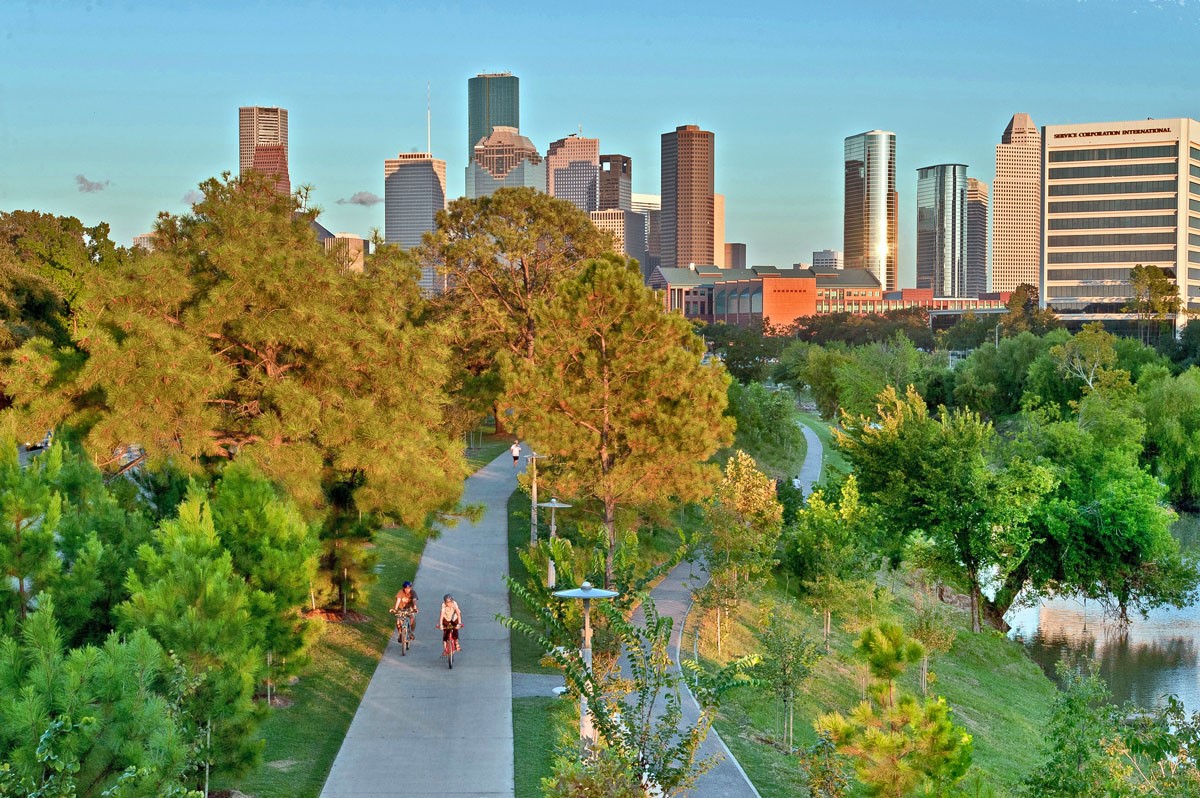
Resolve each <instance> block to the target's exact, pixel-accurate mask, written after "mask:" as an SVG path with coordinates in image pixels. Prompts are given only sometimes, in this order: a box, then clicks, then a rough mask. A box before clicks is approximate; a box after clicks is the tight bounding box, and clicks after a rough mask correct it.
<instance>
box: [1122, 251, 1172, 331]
mask: <svg viewBox="0 0 1200 798" xmlns="http://www.w3.org/2000/svg"><path fill="white" fill-rule="evenodd" d="M1129 285H1130V287H1131V288H1132V289H1133V296H1132V297H1130V299H1129V302H1127V303H1126V304H1125V307H1123V308H1121V309H1122V310H1123V311H1125V312H1127V313H1130V312H1132V313H1136V314H1137V325H1138V338H1139V339H1140V340H1141V342H1142V343H1143V344H1145V345H1146V346H1153V345H1154V344H1155V343H1157V342H1158V339H1159V337H1160V336H1162V334H1163V332H1165V331H1169V330H1170V329H1171V326H1172V325H1171V324H1169V322H1174V317H1175V315H1176V314H1177V313H1179V311H1180V308H1181V307H1182V306H1183V299H1182V297H1180V295H1179V287H1178V286H1177V285H1175V281H1174V280H1172V279H1171V278H1170V277H1167V276H1166V275H1165V274H1163V271H1162V269H1160V268H1158V267H1157V266H1154V265H1153V264H1151V265H1150V266H1143V265H1142V264H1140V263H1139V264H1138V265H1136V266H1134V267H1133V268H1132V269H1130V270H1129Z"/></svg>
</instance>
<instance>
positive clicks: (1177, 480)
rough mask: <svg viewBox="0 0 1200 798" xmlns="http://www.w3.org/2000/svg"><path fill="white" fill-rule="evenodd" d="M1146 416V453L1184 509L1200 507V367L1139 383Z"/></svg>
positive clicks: (1178, 504) (1174, 497) (1139, 391)
mask: <svg viewBox="0 0 1200 798" xmlns="http://www.w3.org/2000/svg"><path fill="white" fill-rule="evenodd" d="M1138 396H1139V398H1140V399H1141V403H1142V407H1143V408H1144V414H1145V419H1146V456H1147V459H1148V460H1149V462H1150V466H1151V468H1152V470H1153V471H1154V473H1155V474H1156V475H1157V476H1158V478H1159V479H1161V480H1162V481H1163V482H1164V483H1166V486H1167V490H1168V492H1169V496H1170V498H1171V501H1172V502H1173V503H1174V504H1175V506H1177V507H1180V508H1187V509H1195V508H1196V507H1197V506H1200V368H1196V367H1195V366H1193V367H1192V368H1190V369H1188V370H1187V371H1185V372H1183V373H1182V374H1180V375H1179V376H1178V377H1171V376H1170V375H1168V374H1160V375H1158V376H1157V377H1155V378H1153V379H1147V380H1143V381H1142V382H1139V383H1138Z"/></svg>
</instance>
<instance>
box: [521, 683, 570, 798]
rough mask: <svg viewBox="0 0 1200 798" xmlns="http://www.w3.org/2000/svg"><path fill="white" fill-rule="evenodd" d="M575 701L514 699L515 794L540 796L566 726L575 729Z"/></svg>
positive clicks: (529, 797) (538, 698)
mask: <svg viewBox="0 0 1200 798" xmlns="http://www.w3.org/2000/svg"><path fill="white" fill-rule="evenodd" d="M574 708H575V704H574V703H573V702H571V701H566V700H564V699H561V698H548V697H542V696H539V697H537V698H514V699H513V773H514V775H515V785H514V786H515V788H516V789H515V795H516V798H541V795H542V778H543V777H545V776H549V775H550V772H551V770H552V769H553V765H554V754H555V751H556V750H557V748H558V745H559V743H560V742H561V739H560V738H561V736H562V734H563V731H564V730H565V729H574V728H575V725H574V724H576V723H578V717H579V716H578V714H577V713H575V712H573V710H574Z"/></svg>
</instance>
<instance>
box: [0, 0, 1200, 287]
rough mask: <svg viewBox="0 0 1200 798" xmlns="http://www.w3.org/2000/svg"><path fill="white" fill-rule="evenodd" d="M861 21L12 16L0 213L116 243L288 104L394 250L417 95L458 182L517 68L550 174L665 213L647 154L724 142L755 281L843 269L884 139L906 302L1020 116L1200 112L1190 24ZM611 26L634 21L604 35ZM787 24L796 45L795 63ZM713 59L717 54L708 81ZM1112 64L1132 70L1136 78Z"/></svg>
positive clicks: (307, 145)
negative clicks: (476, 113) (574, 171)
mask: <svg viewBox="0 0 1200 798" xmlns="http://www.w3.org/2000/svg"><path fill="white" fill-rule="evenodd" d="M868 5H869V6H870V8H869V9H866V10H865V12H864V13H865V14H867V15H869V16H871V17H872V19H874V20H875V21H876V22H875V24H873V25H872V26H871V29H869V30H864V31H863V32H862V35H861V36H859V37H857V38H856V39H855V40H854V42H853V45H851V44H850V43H848V42H847V41H845V37H844V36H842V35H840V33H841V32H842V31H843V29H844V27H845V26H846V25H848V24H852V23H853V22H854V18H852V17H851V16H850V15H849V12H845V11H838V10H837V9H831V8H803V9H800V8H784V7H772V6H766V7H764V8H763V9H761V10H760V11H758V13H757V14H756V15H754V16H750V15H745V14H743V13H741V12H740V11H739V10H738V9H730V8H727V7H724V6H719V5H716V4H704V3H700V4H698V5H691V6H689V9H691V10H692V13H689V14H688V15H686V16H683V15H678V14H677V13H675V12H674V11H672V10H671V9H669V8H663V9H660V10H649V11H648V10H645V9H640V8H639V7H637V6H635V5H633V4H621V3H617V4H616V5H615V6H611V7H609V6H606V7H605V9H604V10H603V12H601V11H600V10H599V9H596V10H592V11H578V12H574V13H573V14H572V15H569V16H564V17H563V18H562V19H556V18H553V17H554V15H541V14H536V13H531V14H529V15H528V17H529V18H528V19H527V20H526V22H525V23H523V24H525V25H526V28H525V31H524V35H526V36H527V37H528V38H529V39H530V40H540V41H547V42H554V43H555V47H546V48H521V49H520V50H519V51H518V49H517V48H513V49H512V53H513V55H506V56H502V57H499V58H497V57H496V56H480V55H479V53H478V51H477V48H476V47H474V46H472V45H471V44H470V43H469V42H458V41H456V35H457V34H458V33H461V32H462V31H464V30H469V29H476V28H478V27H479V26H480V22H481V21H483V20H485V19H486V18H487V17H488V15H489V14H490V15H492V16H495V17H497V18H499V16H500V15H499V13H498V12H494V11H492V12H488V11H485V10H484V7H483V6H481V5H475V4H464V5H461V6H456V7H453V8H448V9H444V8H432V7H430V8H421V7H414V8H406V9H404V10H403V13H401V12H400V11H399V10H396V9H386V8H378V7H373V6H370V5H367V4H356V5H352V6H350V7H349V8H347V9H345V10H343V9H342V8H340V7H338V8H336V15H337V16H338V20H339V23H340V24H343V25H346V26H348V27H349V28H354V27H355V26H360V27H363V28H364V29H377V28H382V27H384V26H385V25H386V24H388V23H391V22H397V21H400V20H403V21H404V23H405V24H406V26H411V27H415V28H421V29H422V30H424V31H426V32H427V35H423V36H421V37H414V40H413V41H412V42H411V44H412V47H411V48H410V49H406V51H405V52H404V53H396V52H393V51H391V50H389V49H388V48H383V47H374V46H366V47H364V46H363V43H362V42H361V41H352V39H353V37H351V39H347V40H346V41H345V42H339V41H336V40H331V39H330V38H329V37H328V36H327V35H326V34H327V31H328V28H327V26H326V25H325V24H324V21H325V18H326V17H328V16H329V15H330V14H333V13H334V12H335V7H333V6H321V5H313V6H306V7H302V8H299V9H296V10H295V12H294V13H293V12H291V11H289V13H288V14H287V15H280V14H279V13H278V12H279V9H280V8H282V6H280V5H278V4H272V3H265V4H260V5H259V6H255V7H252V8H250V9H246V10H245V11H243V12H242V17H240V18H238V21H237V26H238V28H239V29H251V28H254V27H256V26H258V25H261V26H263V27H270V29H272V31H273V35H272V37H271V38H270V40H268V41H264V42H261V43H260V45H261V46H258V45H256V47H254V48H251V47H246V46H242V45H240V44H238V43H237V40H236V38H235V39H229V37H228V29H229V26H230V25H231V24H233V21H234V17H233V16H232V14H233V10H234V7H233V6H232V5H227V4H221V3H217V4H215V6H213V7H212V8H215V9H216V10H215V11H209V10H208V9H207V7H206V9H199V8H194V9H188V10H183V11H180V10H177V9H170V10H163V9H157V8H138V9H117V8H109V7H107V6H104V5H103V4H101V5H93V6H91V7H90V8H91V10H90V11H89V10H87V9H88V8H89V7H87V6H77V5H72V4H65V5H60V6H55V7H50V8H46V7H41V6H33V5H28V6H23V7H18V8H14V9H10V12H9V14H8V15H7V16H8V17H9V19H8V22H9V25H8V26H6V27H8V30H7V31H3V30H0V35H5V34H6V39H5V43H6V46H5V47H4V48H0V50H2V52H0V92H2V93H3V96H4V97H5V102H4V103H3V104H2V105H0V152H3V153H4V155H3V156H2V157H0V210H14V209H19V208H24V209H37V210H41V211H45V212H50V213H60V214H65V215H74V216H78V217H79V218H81V219H82V220H83V221H84V222H85V223H88V224H94V223H97V222H100V221H107V222H109V223H111V225H112V230H113V237H114V239H115V240H117V241H118V242H120V243H123V244H127V243H128V242H129V241H130V240H131V239H132V237H133V236H134V235H136V234H138V233H143V232H146V231H148V230H149V229H151V227H152V225H153V222H154V219H155V216H156V215H157V213H158V211H160V210H166V211H169V212H172V213H182V212H185V211H186V210H187V204H186V202H185V201H184V200H185V199H186V198H188V197H194V193H195V189H196V185H197V183H199V182H200V181H201V180H203V179H205V178H207V177H211V176H213V175H216V174H219V173H220V172H222V171H225V170H228V171H230V172H233V173H235V174H236V172H237V170H238V160H237V158H238V156H237V152H236V147H237V145H236V143H235V142H236V140H237V122H238V120H237V108H238V107H240V106H252V105H262V106H279V107H283V108H287V109H288V110H289V111H290V114H291V118H290V153H289V166H290V173H291V180H292V185H293V186H298V185H301V184H306V183H308V184H313V185H315V187H316V191H315V193H314V201H315V202H316V203H317V204H318V205H320V206H322V207H323V208H324V209H325V213H324V215H323V217H322V221H323V223H324V224H325V225H326V226H327V227H329V228H330V229H339V230H350V231H354V232H356V233H358V234H361V235H365V234H368V233H369V231H370V230H371V229H372V228H375V227H378V228H380V229H382V228H383V203H382V201H380V200H381V198H382V196H383V193H384V191H383V185H382V181H381V180H380V177H379V171H378V169H379V167H378V164H379V162H380V160H382V159H385V158H388V157H394V156H395V155H396V153H397V152H406V151H410V150H419V151H424V150H425V149H426V146H425V135H426V128H425V108H426V86H427V85H431V86H432V103H431V104H432V111H433V131H432V140H433V146H432V150H433V155H434V157H435V158H444V159H446V160H447V162H448V167H447V168H448V172H449V173H450V174H453V175H457V174H463V168H464V167H465V166H466V162H465V159H463V157H462V145H461V141H462V139H463V137H464V136H467V135H468V134H467V125H466V121H467V119H466V117H467V81H468V79H469V78H471V77H473V76H475V75H477V74H479V73H484V72H486V73H491V72H502V71H510V72H512V74H513V75H515V76H517V77H519V78H520V79H521V84H522V85H521V94H522V95H523V96H522V98H521V100H522V102H521V106H522V108H521V123H522V124H521V133H522V134H523V135H526V136H528V137H529V138H530V139H531V140H532V141H533V142H534V144H535V145H536V146H537V148H538V149H539V151H540V152H542V153H543V154H544V153H545V152H546V148H547V146H548V144H549V142H551V141H553V140H555V139H559V138H562V137H564V136H566V135H568V134H570V133H572V132H576V131H578V130H579V127H580V125H582V129H583V134H584V135H586V136H588V137H594V138H599V139H600V148H601V151H602V152H620V153H623V154H626V155H628V156H629V157H631V158H632V160H633V162H634V179H633V186H632V189H633V191H634V192H637V193H651V194H657V193H659V186H658V185H657V178H658V175H659V172H660V169H659V167H660V164H659V154H658V146H657V145H658V137H659V136H660V135H661V133H662V132H664V131H667V130H673V129H674V128H675V127H677V126H679V125H684V124H697V125H699V126H700V127H701V128H703V129H705V130H711V131H713V132H714V134H715V135H716V137H717V140H718V147H717V152H716V168H715V190H716V192H717V193H721V194H724V195H725V196H726V197H727V222H726V235H727V237H728V238H729V239H730V240H734V241H742V242H746V244H747V247H748V262H749V263H752V264H756V263H774V264H777V265H781V266H783V265H787V264H790V263H794V262H797V261H803V260H806V256H807V255H808V253H811V252H813V251H817V250H822V249H827V248H828V249H837V248H839V247H840V246H841V242H842V218H841V217H842V203H843V197H842V191H841V177H842V175H841V170H842V164H841V161H842V157H841V156H842V153H841V149H842V141H843V139H844V138H845V137H846V136H849V135H853V134H855V133H857V132H859V131H862V130H869V129H875V128H881V129H887V130H891V131H894V132H895V133H896V136H897V175H898V183H897V190H898V192H899V203H900V228H899V242H900V253H899V283H900V285H911V284H912V282H913V272H912V270H913V266H914V264H915V241H914V240H913V238H914V236H913V234H912V232H911V230H912V227H911V221H912V220H913V219H914V211H915V193H916V180H915V170H916V168H917V167H919V166H922V165H924V164H927V163H947V162H963V163H969V164H972V168H971V172H972V175H974V176H977V177H978V178H979V179H981V180H983V181H984V182H992V179H993V173H994V148H995V145H996V143H997V141H998V137H999V133H1000V131H1002V130H1003V128H1004V125H1005V123H1006V122H1007V121H1008V120H1009V119H1010V118H1011V117H1012V115H1013V114H1014V113H1028V114H1030V115H1032V117H1033V118H1034V119H1035V120H1037V122H1038V123H1039V124H1068V123H1078V122H1088V121H1094V120H1106V119H1107V120H1124V119H1138V118H1145V117H1148V116H1153V117H1159V118H1175V117H1184V116H1191V117H1195V116H1200V102H1198V101H1197V99H1196V97H1195V93H1194V91H1193V90H1192V88H1191V86H1190V85H1189V80H1188V79H1187V78H1186V75H1187V74H1188V73H1187V70H1186V69H1185V64H1186V61H1185V60H1184V59H1185V58H1186V53H1187V52H1190V44H1189V43H1190V42H1191V41H1193V40H1194V39H1195V37H1196V36H1197V35H1200V26H1198V25H1197V21H1198V19H1200V7H1198V6H1196V5H1193V4H1187V5H1185V6H1182V7H1181V6H1176V5H1170V6H1168V5H1167V4H1165V3H1150V2H1138V1H1134V0H1130V1H1129V2H1116V1H1114V2H1091V3H1075V2H1057V1H1056V0H1049V1H1047V2H1026V3H1019V4H1006V5H1003V6H997V7H982V8H974V7H972V8H959V7H958V6H952V5H946V6H944V7H926V6H921V5H917V4H897V5H894V6H893V5H890V4H878V5H876V4H871V3H868ZM614 14H616V15H618V16H621V15H623V16H625V17H627V18H628V20H629V22H630V24H629V25H622V26H612V27H611V29H610V28H609V27H606V26H605V25H603V24H600V23H601V21H602V20H604V19H611V18H612V16H613V15H614ZM85 15H86V21H87V24H86V25H83V24H79V23H80V22H81V20H83V19H84V18H85ZM284 17H286V18H284ZM268 23H270V25H269V26H268ZM930 24H936V25H937V26H939V28H940V29H941V30H943V31H945V32H946V33H948V34H953V35H948V36H947V37H945V39H944V41H946V42H949V44H948V46H947V47H945V48H942V49H940V50H939V51H938V52H936V53H935V52H931V51H928V49H927V48H922V47H921V45H920V42H921V41H924V40H925V39H923V38H922V36H921V35H920V34H921V32H922V31H923V30H924V28H925V26H928V25H930ZM800 28H802V29H803V31H804V40H805V42H806V45H805V47H803V48H796V47H795V46H794V41H795V39H794V36H795V34H796V32H797V30H798V29H800ZM631 30H632V32H630V31H631ZM225 40H228V41H229V42H230V43H229V44H216V43H218V42H223V41H225ZM584 44H586V45H587V46H588V47H592V48H596V50H597V51H602V50H606V49H609V48H616V49H619V50H620V51H621V52H622V53H623V54H624V55H623V59H621V60H623V63H617V64H615V65H613V66H612V67H611V68H606V70H605V71H604V72H603V74H596V73H594V72H592V71H590V70H589V69H587V68H586V67H585V66H584V65H583V64H580V65H567V66H564V65H563V62H562V60H561V58H559V57H558V55H556V53H558V54H559V55H561V49H562V46H564V45H567V46H573V47H581V46H583V45H584ZM1014 48H1016V49H1015V50H1014ZM713 51H719V52H722V53H724V54H725V56H726V58H724V59H711V58H710V57H709V56H708V54H709V53H711V52H713ZM1016 51H1019V52H1020V53H1021V54H1022V57H1021V58H1019V59H1017V58H1013V54H1014V52H1016ZM47 52H54V53H55V58H54V59H53V63H49V62H47V60H46V58H45V55H44V54H45V53H47ZM860 52H868V53H870V55H871V57H870V58H857V57H856V54H857V53H860ZM1115 53H1137V54H1138V56H1137V59H1136V68H1130V64H1131V63H1132V62H1131V61H1130V59H1128V58H1119V57H1112V56H1113V54H1115ZM306 54H311V55H306ZM197 73H199V75H201V76H202V79H196V75H197ZM1152 77H1153V78H1154V79H1153V80H1152V79H1151V78H1152ZM184 85H186V86H187V90H186V91H181V90H180V88H181V87H182V86H184ZM47 98H53V99H52V100H51V99H47ZM457 182H458V181H457V180H453V179H452V180H451V185H450V186H448V189H449V192H450V196H451V197H454V196H458V191H457V186H455V185H453V184H454V183H457Z"/></svg>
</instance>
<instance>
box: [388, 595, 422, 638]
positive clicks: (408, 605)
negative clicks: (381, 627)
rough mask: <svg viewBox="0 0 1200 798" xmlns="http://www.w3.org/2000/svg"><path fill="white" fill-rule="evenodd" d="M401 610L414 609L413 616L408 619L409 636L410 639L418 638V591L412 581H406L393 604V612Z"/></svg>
mask: <svg viewBox="0 0 1200 798" xmlns="http://www.w3.org/2000/svg"><path fill="white" fill-rule="evenodd" d="M400 610H412V617H411V618H410V619H409V621H408V636H409V639H414V640H415V639H416V636H417V635H416V631H417V612H418V610H417V591H415V590H413V583H412V582H405V583H404V585H403V586H402V587H401V588H400V592H399V593H397V594H396V603H395V604H394V605H393V606H392V612H394V613H398V612H400Z"/></svg>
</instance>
